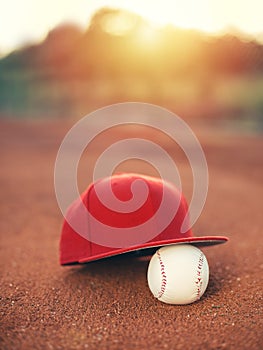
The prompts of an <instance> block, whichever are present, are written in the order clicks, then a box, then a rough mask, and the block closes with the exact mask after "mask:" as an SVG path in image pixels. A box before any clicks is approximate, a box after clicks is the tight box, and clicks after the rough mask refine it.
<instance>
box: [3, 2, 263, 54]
mask: <svg viewBox="0 0 263 350" xmlns="http://www.w3.org/2000/svg"><path fill="white" fill-rule="evenodd" d="M103 6H107V7H119V8H124V9H128V10H131V11H133V12H136V13H138V14H140V15H143V16H144V17H146V18H147V19H149V20H151V21H153V22H154V23H155V24H156V25H166V24H173V25H175V26H178V27H182V28H196V29H200V30H204V31H208V32H218V31H222V30H225V29H227V28H230V27H232V28H237V29H238V30H240V31H242V32H245V33H248V34H252V35H254V36H256V37H257V38H261V39H262V40H263V24H262V23H263V21H262V13H263V1H262V0H55V1H54V0H23V1H21V0H8V1H3V2H2V5H1V11H0V29H1V30H0V54H2V55H3V54H5V53H7V52H9V51H10V50H12V49H14V48H15V47H17V46H19V45H22V44H24V43H25V42H28V41H37V40H41V39H43V38H44V37H45V35H46V34H47V32H48V31H49V30H50V29H52V28H53V27H54V26H56V25H58V24H59V23H61V22H64V21H67V22H70V21H71V22H76V23H79V24H80V25H81V26H83V27H86V26H87V24H88V22H89V19H90V17H91V16H92V14H93V13H94V12H95V11H96V10H97V9H99V8H100V7H103Z"/></svg>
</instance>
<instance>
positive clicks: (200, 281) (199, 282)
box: [195, 253, 204, 300]
mask: <svg viewBox="0 0 263 350" xmlns="http://www.w3.org/2000/svg"><path fill="white" fill-rule="evenodd" d="M203 265H204V254H203V253H201V254H200V256H199V260H198V265H197V270H196V272H197V276H196V280H195V285H196V287H197V290H196V300H198V299H200V298H201V290H202V285H203V279H202V276H201V273H202V269H203Z"/></svg>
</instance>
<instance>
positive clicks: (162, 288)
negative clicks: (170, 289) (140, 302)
mask: <svg viewBox="0 0 263 350" xmlns="http://www.w3.org/2000/svg"><path fill="white" fill-rule="evenodd" d="M156 254H157V257H158V260H159V263H160V267H161V276H162V284H161V290H160V291H159V292H158V294H157V298H158V299H159V298H161V297H162V296H163V294H164V292H165V289H166V284H167V276H166V274H165V266H164V263H163V261H162V258H161V254H160V253H159V251H157V252H156Z"/></svg>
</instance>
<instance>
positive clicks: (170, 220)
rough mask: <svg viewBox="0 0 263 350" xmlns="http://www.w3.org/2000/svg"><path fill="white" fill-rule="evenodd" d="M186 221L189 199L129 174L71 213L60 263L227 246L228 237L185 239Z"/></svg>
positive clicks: (96, 188) (110, 180) (99, 184)
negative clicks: (164, 248) (186, 246)
mask: <svg viewBox="0 0 263 350" xmlns="http://www.w3.org/2000/svg"><path fill="white" fill-rule="evenodd" d="M138 180H139V182H138ZM136 182H137V191H136V194H134V189H136V188H135V187H136V186H135V187H134V185H135V183H136ZM142 182H143V184H142ZM109 185H110V187H109ZM139 185H140V186H142V185H144V186H142V187H139ZM145 185H147V186H146V187H147V188H146V187H145ZM109 188H110V189H111V191H112V192H111V193H110V192H109ZM146 189H147V191H148V192H146V191H145V190H146ZM112 195H113V196H114V197H115V199H114V200H115V202H116V203H115V202H114V200H112V198H111V197H112ZM164 196H165V198H166V200H165V203H164V202H163V198H164ZM135 197H136V198H135ZM113 204H114V205H115V206H114V205H113ZM127 204H129V205H128V208H127ZM125 206H126V209H125ZM83 208H84V209H85V210H83ZM160 208H162V209H160ZM187 219H188V207H187V203H186V200H185V198H184V197H183V195H182V193H181V192H180V191H178V190H177V188H176V187H175V186H174V185H172V184H171V183H169V182H167V181H165V180H163V179H160V178H156V177H150V176H145V175H141V174H130V173H128V174H127V173H125V174H118V175H113V176H110V177H107V178H103V179H100V180H98V181H96V182H94V183H92V184H91V185H90V186H89V187H88V188H87V190H86V191H85V192H84V193H83V194H82V195H81V197H80V198H79V199H78V200H76V201H75V202H74V203H72V205H71V206H70V207H69V209H68V212H67V215H66V218H65V220H64V223H63V227H62V233H61V239H60V263H61V265H71V264H76V263H86V262H90V261H93V260H97V259H102V258H106V257H110V256H113V255H117V254H122V253H128V252H136V253H138V252H139V253H141V254H143V255H148V254H152V253H153V252H154V251H155V250H156V249H157V247H161V246H165V245H172V244H179V243H190V244H194V245H198V246H207V245H214V244H219V243H224V242H226V241H227V240H228V238H227V237H224V236H203V237H194V236H193V233H192V231H191V229H188V230H187V231H186V232H183V233H182V232H181V228H182V224H183V222H184V220H187ZM145 223H147V224H148V223H149V224H148V225H147V226H144V225H145ZM104 231H105V232H104ZM116 232H117V233H116Z"/></svg>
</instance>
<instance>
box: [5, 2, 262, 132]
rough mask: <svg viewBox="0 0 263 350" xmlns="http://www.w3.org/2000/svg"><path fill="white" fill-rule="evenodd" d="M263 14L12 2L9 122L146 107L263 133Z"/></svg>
mask: <svg viewBox="0 0 263 350" xmlns="http://www.w3.org/2000/svg"><path fill="white" fill-rule="evenodd" d="M262 10H263V5H262V3H261V2H260V1H258V0H251V1H235V0H232V1H231V2H228V1H220V0H213V1H211V0H210V1H208V0H199V1H193V0H184V1H183V0H182V1H179V0H178V1H169V0H167V1H165V0H163V1H121V0H119V1H117V0H116V1H114V0H112V1H100V0H93V1H79V0H77V1H56V4H54V2H53V1H50V0H47V1H45V2H43V1H34V2H33V1H30V0H26V1H23V2H19V1H14V0H11V1H9V2H7V3H5V4H2V8H1V14H0V26H1V34H0V54H1V56H0V117H1V118H5V119H6V118H13V119H14V118H15V119H17V118H20V119H21V118H30V119H32V118H34V119H39V118H41V119H43V118H45V119H47V118H49V119H50V118H59V119H60V118H63V119H70V120H71V119H73V120H77V119H80V118H82V117H83V116H84V115H86V114H87V113H89V112H91V111H93V110H95V109H97V108H99V107H103V106H106V105H109V104H113V103H117V102H126V101H142V102H149V103H153V104H158V105H160V106H163V107H165V108H168V109H170V110H172V111H173V112H175V113H177V114H179V115H180V116H181V117H182V118H184V119H185V120H198V121H199V120H200V122H201V121H203V122H205V123H207V124H209V123H212V124H213V125H217V126H220V125H221V126H226V127H228V128H235V129H240V130H245V131H252V132H257V133H260V132H261V131H262V126H263V45H262V44H263V25H262V18H261V17H262V16H261V14H262Z"/></svg>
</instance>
